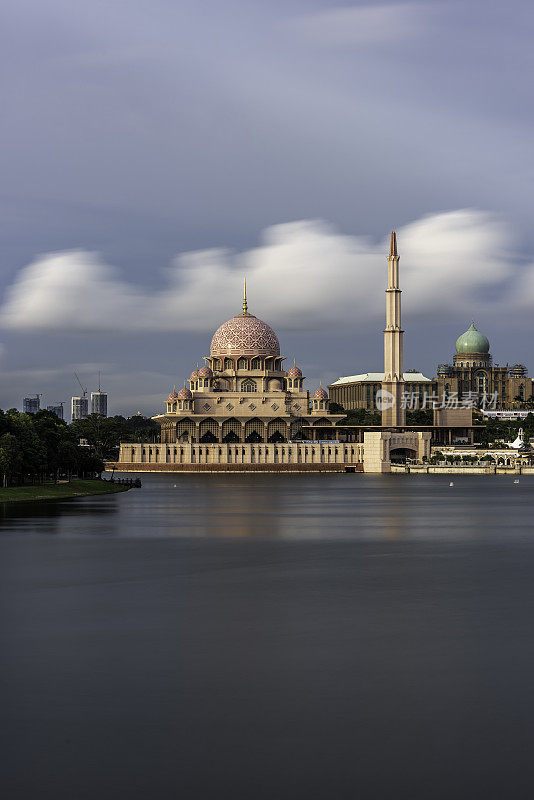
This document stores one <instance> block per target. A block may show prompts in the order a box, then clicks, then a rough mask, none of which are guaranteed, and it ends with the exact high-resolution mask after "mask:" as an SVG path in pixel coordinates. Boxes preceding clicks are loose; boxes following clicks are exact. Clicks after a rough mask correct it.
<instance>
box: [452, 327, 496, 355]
mask: <svg viewBox="0 0 534 800" xmlns="http://www.w3.org/2000/svg"><path fill="white" fill-rule="evenodd" d="M489 349H490V343H489V341H488V339H487V338H486V337H485V336H484V334H483V333H480V331H478V330H477V329H476V328H475V323H474V322H472V323H471V326H470V327H469V328H468V329H467V330H466V332H465V333H462V335H461V336H459V337H458V338H457V340H456V352H457V353H458V354H460V355H463V354H468V353H489Z"/></svg>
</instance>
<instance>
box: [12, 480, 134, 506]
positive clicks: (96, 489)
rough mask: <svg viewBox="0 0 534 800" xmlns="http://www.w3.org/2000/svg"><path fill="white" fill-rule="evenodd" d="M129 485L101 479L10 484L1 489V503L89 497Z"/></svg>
mask: <svg viewBox="0 0 534 800" xmlns="http://www.w3.org/2000/svg"><path fill="white" fill-rule="evenodd" d="M127 489H128V486H122V485H120V484H118V483H111V482H110V481H101V480H73V481H70V482H69V483H44V484H42V485H40V486H9V487H8V488H7V489H0V503H12V502H16V501H20V500H27V501H30V502H31V501H34V500H64V499H67V498H69V497H88V496H90V495H93V494H114V493H115V492H125V491H126V490H127Z"/></svg>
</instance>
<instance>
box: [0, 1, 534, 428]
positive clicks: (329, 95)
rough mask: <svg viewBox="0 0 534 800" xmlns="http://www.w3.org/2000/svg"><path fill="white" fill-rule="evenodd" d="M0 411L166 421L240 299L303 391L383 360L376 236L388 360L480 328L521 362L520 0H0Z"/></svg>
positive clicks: (427, 366)
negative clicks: (391, 329)
mask: <svg viewBox="0 0 534 800" xmlns="http://www.w3.org/2000/svg"><path fill="white" fill-rule="evenodd" d="M1 15H2V20H1V25H0V45H1V46H0V62H1V63H0V67H1V68H0V82H1V94H2V122H1V134H0V136H1V138H0V142H1V147H0V159H1V173H0V174H1V176H2V180H1V181H0V242H1V248H0V253H1V259H0V408H10V407H19V408H20V407H21V405H22V397H23V396H25V395H28V394H36V393H42V394H43V398H42V401H41V402H42V405H45V406H46V405H49V404H50V405H51V404H55V403H57V402H59V401H67V404H68V402H69V401H70V397H71V395H73V394H78V393H79V386H78V384H77V383H76V379H75V377H74V371H76V372H77V373H78V374H79V375H80V377H81V379H82V382H83V383H84V385H87V386H88V387H89V389H90V390H91V389H93V390H95V389H96V388H97V382H98V371H99V370H100V371H101V373H102V386H103V388H104V389H105V390H107V391H108V392H109V395H110V397H109V409H110V413H123V414H131V413H136V412H137V411H141V412H142V413H144V414H147V415H149V414H155V413H159V412H160V411H161V409H162V402H163V401H164V399H165V398H166V396H167V394H168V392H169V390H170V389H171V388H172V386H173V385H174V384H176V385H177V386H179V385H182V384H183V381H184V379H185V378H187V377H188V376H189V373H190V372H191V370H192V369H193V368H194V367H195V365H196V363H197V361H202V356H205V355H207V354H208V353H209V344H210V340H211V336H212V335H213V332H214V331H215V329H216V328H217V327H218V325H220V324H221V323H222V322H224V321H225V320H226V319H228V318H230V317H231V316H233V315H234V314H236V313H239V311H240V307H241V287H242V281H243V276H244V275H246V277H247V286H248V299H249V311H251V312H252V313H254V314H256V315H257V316H258V317H260V318H261V319H264V320H265V321H266V322H268V323H269V324H270V325H272V326H273V327H274V329H275V330H276V332H277V334H278V338H279V339H280V344H281V349H282V353H283V354H284V355H286V356H287V357H288V363H291V364H292V363H293V358H295V359H296V362H297V364H298V365H299V366H300V367H301V368H302V369H303V372H304V374H305V375H306V376H307V379H308V380H307V384H306V385H307V387H308V388H309V389H310V390H313V389H315V388H316V386H317V385H318V383H319V380H322V382H323V385H324V384H325V383H329V382H331V381H333V380H335V379H337V378H338V377H339V376H341V375H351V374H357V373H361V372H367V371H379V370H380V369H381V368H382V358H383V345H382V330H383V326H384V294H383V290H384V288H385V279H386V260H385V256H386V254H387V242H388V239H389V232H390V231H391V229H392V228H395V229H396V230H397V233H398V243H399V251H400V254H401V262H400V263H401V285H402V288H403V290H404V292H403V325H404V328H405V330H406V334H405V367H406V368H413V369H418V370H421V371H423V372H424V373H425V374H426V375H427V376H428V377H432V376H433V375H435V373H436V367H437V365H438V364H439V363H444V362H447V361H449V360H450V359H451V358H452V355H453V353H454V342H455V340H456V338H457V336H458V335H459V334H460V333H462V332H463V331H464V330H466V328H467V327H468V326H469V324H470V323H471V319H472V318H474V319H475V323H476V325H477V327H478V328H479V329H480V330H482V331H483V332H484V333H485V334H486V335H487V336H488V338H489V339H490V343H491V352H492V354H493V357H494V360H495V361H496V362H497V363H502V364H504V363H510V364H512V363H515V362H521V363H525V364H526V365H527V366H528V367H529V368H530V374H532V373H533V372H534V360H533V359H532V358H531V343H532V329H533V325H532V321H533V315H532V309H533V306H534V228H533V226H532V222H531V221H532V217H533V210H534V209H533V200H532V185H533V183H534V153H533V149H534V146H533V142H534V137H533V135H532V133H533V131H532V128H533V116H534V104H533V102H532V101H533V97H532V94H533V88H532V87H533V84H532V80H531V76H532V74H533V71H534V70H533V67H534V64H533V62H534V49H533V48H532V45H531V42H532V36H533V34H534V11H533V10H532V6H531V4H530V3H528V2H526V0H509V2H507V3H502V2H495V0H461V1H460V0H447V2H441V1H440V0H422V2H336V0H329V2H326V0H283V2H282V0H261V1H260V0H247V1H245V0H225V2H221V0H105V1H104V0H92V2H91V3H87V2H86V1H84V2H79V0H47V2H46V3H43V2H42V0H16V2H14V1H13V0H6V1H5V2H4V3H3V5H2V11H1Z"/></svg>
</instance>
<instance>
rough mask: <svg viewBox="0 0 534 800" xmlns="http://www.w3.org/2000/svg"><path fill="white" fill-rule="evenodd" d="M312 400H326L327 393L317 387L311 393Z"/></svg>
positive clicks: (320, 387)
mask: <svg viewBox="0 0 534 800" xmlns="http://www.w3.org/2000/svg"><path fill="white" fill-rule="evenodd" d="M313 399H314V400H328V392H327V391H326V389H323V387H322V386H319V388H318V389H316V390H315V391H314V393H313Z"/></svg>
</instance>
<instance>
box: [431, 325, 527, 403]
mask: <svg viewBox="0 0 534 800" xmlns="http://www.w3.org/2000/svg"><path fill="white" fill-rule="evenodd" d="M436 384H437V386H436V389H437V395H438V398H439V402H440V403H443V402H446V401H447V399H448V398H457V399H458V401H459V402H462V401H464V400H466V399H470V400H472V401H473V402H474V404H475V406H478V405H479V403H480V402H485V404H486V405H487V406H489V408H490V410H491V409H492V408H493V410H502V409H512V408H517V407H521V406H522V404H523V403H524V402H525V401H527V400H529V398H530V397H532V392H533V382H532V378H529V377H528V374H527V369H526V367H525V366H523V365H522V364H517V365H515V366H513V367H510V366H509V365H508V364H503V365H498V364H494V363H493V359H492V357H491V353H490V343H489V340H488V338H487V337H486V336H484V334H483V333H481V332H480V331H479V330H478V329H477V327H476V325H475V322H474V320H473V321H472V322H471V325H470V326H469V328H468V329H467V330H466V331H465V333H462V334H461V335H460V336H459V337H458V338H457V340H456V352H455V354H454V357H453V360H452V364H440V365H439V367H438V370H437V378H436ZM490 403H491V405H489V404H490Z"/></svg>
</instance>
